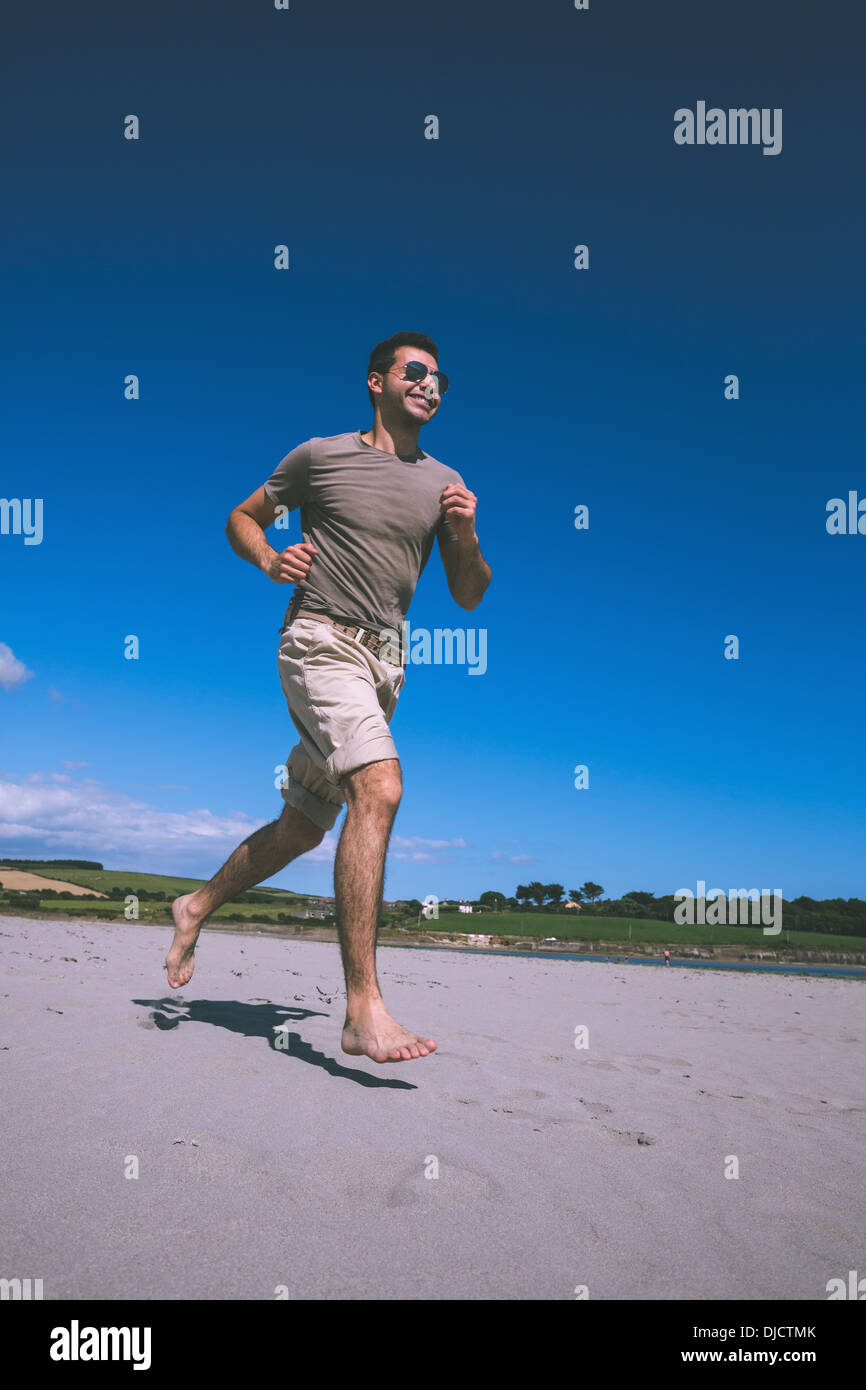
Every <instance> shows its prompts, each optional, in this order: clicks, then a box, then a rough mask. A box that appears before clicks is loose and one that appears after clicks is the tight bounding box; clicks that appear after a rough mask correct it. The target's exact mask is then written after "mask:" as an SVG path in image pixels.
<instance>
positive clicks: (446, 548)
mask: <svg viewBox="0 0 866 1390" xmlns="http://www.w3.org/2000/svg"><path fill="white" fill-rule="evenodd" d="M477 504H478V498H477V497H476V496H475V493H474V492H470V491H469V489H468V487H464V486H463V484H462V483H449V484H448V486H447V487H446V488H444V489H443V491H442V494H441V496H440V498H439V509H440V511H441V512H442V517H443V520H445V521H447V522H448V523H449V526H450V527H451V530H452V531H453V538H452V539H450V540H449V539H446V537H445V536H444V535H443V530H444V528H442V529H440V532H439V554H440V555H441V556H442V564H443V565H444V567H445V577H446V579H447V580H448V588H449V590H450V592H451V597H452V598H453V599H454V601H455V603H458V604H459V605H460V607H461V608H467V609H469V608H477V606H478V604H479V603H480V602H481V599H482V598H483V596H484V590H485V589H486V588H487V585H488V584H489V583H490V578H491V571H490V566H489V565H488V563H487V561H486V560H485V558H484V556H483V555H482V554H481V546H480V544H479V541H478V536H477V534H476V531H475V509H476V506H477Z"/></svg>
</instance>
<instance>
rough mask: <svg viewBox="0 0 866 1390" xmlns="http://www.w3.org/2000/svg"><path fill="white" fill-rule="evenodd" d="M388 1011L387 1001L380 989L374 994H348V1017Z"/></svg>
mask: <svg viewBox="0 0 866 1390" xmlns="http://www.w3.org/2000/svg"><path fill="white" fill-rule="evenodd" d="M384 1013H387V1009H386V1008H385V1001H384V999H383V998H382V996H381V994H380V993H379V991H378V990H375V991H374V992H373V993H372V994H371V993H369V991H368V992H365V993H363V994H349V995H347V996H346V1018H348V1019H355V1018H364V1017H367V1016H369V1015H370V1014H384Z"/></svg>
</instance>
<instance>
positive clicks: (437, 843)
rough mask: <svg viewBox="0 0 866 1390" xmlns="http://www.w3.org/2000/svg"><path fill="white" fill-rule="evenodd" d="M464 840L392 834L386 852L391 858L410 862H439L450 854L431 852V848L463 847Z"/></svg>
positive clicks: (437, 849) (464, 846) (464, 845)
mask: <svg viewBox="0 0 866 1390" xmlns="http://www.w3.org/2000/svg"><path fill="white" fill-rule="evenodd" d="M465 848H466V841H465V840H460V839H456V840H427V839H424V837H423V836H421V835H409V836H407V835H392V837H391V842H390V845H389V847H388V854H389V856H390V858H392V859H405V860H408V861H409V863H410V864H439V863H442V862H443V860H447V859H449V858H450V857H451V856H450V855H447V854H441V853H433V854H431V852H430V851H431V850H435V851H439V850H448V849H465Z"/></svg>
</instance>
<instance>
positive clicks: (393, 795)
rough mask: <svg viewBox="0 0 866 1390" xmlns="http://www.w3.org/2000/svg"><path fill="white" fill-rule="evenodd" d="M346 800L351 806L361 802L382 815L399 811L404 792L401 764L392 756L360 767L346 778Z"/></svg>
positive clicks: (389, 814) (350, 807) (349, 806)
mask: <svg viewBox="0 0 866 1390" xmlns="http://www.w3.org/2000/svg"><path fill="white" fill-rule="evenodd" d="M344 786H345V790H346V800H347V802H348V808H349V810H351V809H352V807H353V806H358V805H361V806H363V807H364V808H366V809H370V810H375V811H378V812H380V813H381V814H382V815H385V816H391V817H393V816H394V815H396V812H397V808H398V806H399V805H400V799H401V797H402V795H403V777H402V774H401V772H400V764H399V763H398V762H397V761H396V759H393V758H389V759H387V760H386V761H384V762H380V763H370V764H369V765H368V766H367V767H362V768H359V770H358V771H357V772H354V773H352V774H350V776H349V777H347V778H346V779H345V783H344Z"/></svg>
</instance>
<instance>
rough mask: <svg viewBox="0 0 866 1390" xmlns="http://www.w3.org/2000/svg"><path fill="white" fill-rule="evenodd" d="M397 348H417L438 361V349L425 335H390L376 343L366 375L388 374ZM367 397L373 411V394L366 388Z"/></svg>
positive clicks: (374, 401)
mask: <svg viewBox="0 0 866 1390" xmlns="http://www.w3.org/2000/svg"><path fill="white" fill-rule="evenodd" d="M398 347H417V348H421V350H422V352H429V353H430V356H431V357H435V358H436V361H437V362H438V361H439V349H438V347H437V346H436V344H435V343H434V341H433V339H432V338H429V337H428V336H427V334H426V333H392V334H391V337H390V338H385V339H384V340H383V341H382V342H381V343H377V344H376V346H375V347H374V348H373V351H372V352H371V353H370V361H369V363H368V364H367V375H368V376H369V375H370V373H371V372H381V373H382V374H383V375H384V374H385V372H389V371H390V370H391V368H392V367H393V365H394V363H395V362H396V360H397V348H398ZM367 395H368V396H369V397H370V404H371V406H373V408H374V410H375V408H376V398H375V396H374V395H373V392H372V391H371V390H370V388H369V386H368V387H367Z"/></svg>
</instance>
